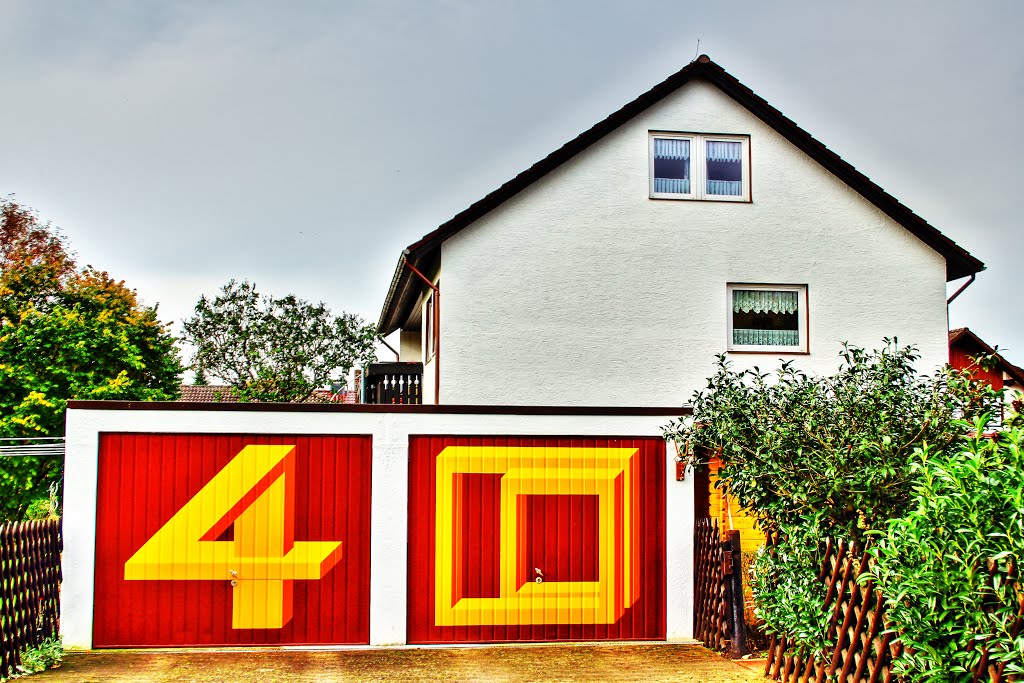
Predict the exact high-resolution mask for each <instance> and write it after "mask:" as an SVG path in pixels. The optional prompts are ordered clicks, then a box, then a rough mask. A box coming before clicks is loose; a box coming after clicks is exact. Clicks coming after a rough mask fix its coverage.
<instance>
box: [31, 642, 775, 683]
mask: <svg viewBox="0 0 1024 683" xmlns="http://www.w3.org/2000/svg"><path fill="white" fill-rule="evenodd" d="M31 680H32V681H33V683H45V682H48V681H66V682H68V683H71V682H72V681H73V682H74V683H101V682H102V683H107V682H110V683H115V682H116V683H127V682H129V681H131V682H132V683H136V682H140V683H141V682H146V683H148V682H151V681H152V682H154V683H163V682H167V683H171V682H174V683H184V682H188V681H195V682H200V681H201V682H204V683H205V682H209V683H212V682H214V681H216V682H217V683H250V682H251V683H278V682H280V683H307V682H310V683H312V682H313V681H317V682H320V681H324V682H326V681H644V682H645V683H653V682H655V681H676V682H677V683H678V682H693V683H748V682H753V681H760V682H761V683H764V682H765V681H766V680H767V679H765V678H764V677H762V676H761V674H760V673H759V672H758V671H756V670H751V669H750V668H744V667H742V666H740V665H738V664H736V663H734V662H731V661H729V660H727V659H723V658H722V657H720V656H718V655H717V654H715V653H713V652H710V651H709V650H706V649H704V648H703V647H700V646H698V645H675V644H660V643H659V644H644V645H617V644H608V645H576V644H566V645H561V644H560V645H507V646H486V647H425V648H422V647H421V648H394V649H390V648H389V649H384V648H377V649H367V650H334V651H324V650H316V651H309V650H279V649H275V650H255V649H246V650H232V651H212V650H176V651H166V650H165V651H144V650H134V651H129V650H120V651H110V650H107V651H96V652H85V653H68V654H67V656H66V657H65V659H64V664H63V665H62V666H61V667H60V668H59V669H52V670H50V671H45V672H43V673H39V674H36V675H34V676H32V679H31Z"/></svg>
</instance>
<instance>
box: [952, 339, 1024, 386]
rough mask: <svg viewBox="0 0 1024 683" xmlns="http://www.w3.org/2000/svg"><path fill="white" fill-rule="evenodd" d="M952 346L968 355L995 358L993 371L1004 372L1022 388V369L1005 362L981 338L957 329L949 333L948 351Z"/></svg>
mask: <svg viewBox="0 0 1024 683" xmlns="http://www.w3.org/2000/svg"><path fill="white" fill-rule="evenodd" d="M954 346H959V347H962V348H964V349H965V350H966V351H967V352H968V353H969V354H970V355H980V354H988V355H992V356H995V359H996V362H997V365H996V367H995V369H996V370H998V371H999V372H1005V373H1006V374H1007V375H1009V376H1010V377H1012V378H1013V379H1014V381H1015V382H1017V386H1024V369H1022V368H1020V367H1018V366H1016V365H1014V364H1013V363H1011V362H1010V361H1008V360H1006V358H1005V357H1003V355H1002V354H1001V353H999V352H997V351H996V350H995V349H994V348H992V347H991V346H989V345H988V344H987V343H985V341H984V340H983V339H982V338H981V337H979V336H978V335H976V334H974V333H973V332H971V330H970V329H969V328H967V327H958V328H956V329H954V330H950V331H949V348H950V351H952V349H953V347H954ZM950 358H951V359H952V353H950Z"/></svg>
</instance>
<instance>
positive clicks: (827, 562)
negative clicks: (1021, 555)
mask: <svg viewBox="0 0 1024 683" xmlns="http://www.w3.org/2000/svg"><path fill="white" fill-rule="evenodd" d="M871 562H872V559H871V556H870V554H869V553H868V552H867V548H866V547H862V546H858V545H857V544H852V543H847V542H843V541H839V542H837V543H833V542H832V541H829V543H828V546H827V547H826V549H825V557H824V560H823V561H822V568H821V572H820V573H819V575H818V579H819V580H820V581H821V582H822V583H823V584H825V586H826V597H825V604H824V605H823V606H822V609H823V610H825V611H827V612H830V615H829V621H828V631H827V634H828V636H829V638H830V639H832V640H834V641H835V646H834V648H832V649H831V650H830V651H828V652H822V653H818V654H819V656H818V657H817V658H815V657H810V658H809V660H810V661H807V662H803V661H801V658H800V657H798V656H797V655H796V652H795V649H794V648H793V647H792V644H791V643H790V641H789V640H788V639H787V638H786V637H785V636H773V637H772V640H771V644H770V646H769V648H768V662H767V664H766V665H765V675H766V676H767V677H769V678H772V679H775V680H777V681H782V682H783V683H797V681H799V682H800V683H804V682H805V681H808V680H814V681H815V683H823V681H826V680H835V681H839V683H880V682H881V683H895V682H896V681H897V680H898V679H897V677H896V676H895V674H894V672H893V668H892V663H893V661H895V660H896V659H897V658H899V657H900V656H901V653H902V651H903V645H902V643H900V641H899V636H898V634H896V633H893V632H892V631H891V630H889V624H888V623H887V622H886V619H885V598H884V596H883V595H882V592H881V591H880V590H879V589H878V588H877V587H876V586H875V584H874V582H873V581H870V580H868V581H865V583H864V584H863V585H861V584H860V583H859V582H858V578H859V577H860V576H862V575H863V574H864V573H865V572H867V570H868V568H869V566H870V563H871ZM1011 571H1012V570H1011ZM1022 627H1024V596H1022V598H1021V601H1020V605H1019V610H1018V612H1017V617H1016V621H1015V622H1014V626H1013V633H1014V634H1016V633H1017V632H1019V630H1020V629H1021V628H1022ZM980 646H981V647H982V653H983V654H982V661H981V663H980V665H979V666H978V668H977V670H976V671H975V673H974V677H973V681H977V682H979V683H981V682H984V683H1001V682H1002V681H1003V680H1005V679H1004V676H1005V673H1004V668H1005V663H999V664H995V663H992V662H991V661H990V653H989V651H988V649H987V647H986V644H985V643H981V644H980ZM812 673H813V674H814V678H813V679H812V678H811V674H812Z"/></svg>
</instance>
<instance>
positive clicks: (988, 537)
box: [872, 422, 1024, 683]
mask: <svg viewBox="0 0 1024 683" xmlns="http://www.w3.org/2000/svg"><path fill="white" fill-rule="evenodd" d="M978 424H979V429H978V430H977V432H976V434H978V433H980V431H981V430H980V425H983V424H984V423H983V422H979V423H978ZM912 468H913V470H914V473H915V475H917V476H915V485H914V491H913V494H914V497H913V505H912V509H911V510H910V512H909V513H908V514H907V515H906V516H905V517H901V518H899V519H894V520H892V521H890V522H889V524H888V527H887V528H886V530H885V533H884V534H882V535H881V537H880V539H879V540H878V541H877V543H876V544H875V545H874V550H873V553H874V556H875V558H876V563H875V565H874V567H873V570H872V571H873V575H874V577H875V579H876V580H877V582H878V585H879V586H880V587H881V589H882V593H883V594H884V595H885V597H886V600H887V616H888V618H889V623H890V625H891V627H892V628H893V629H895V630H896V631H897V632H898V633H899V634H900V638H901V639H902V641H903V644H904V646H905V648H906V652H905V654H904V655H903V657H902V658H901V659H900V660H899V661H897V662H896V670H897V671H898V672H899V673H900V674H902V675H903V676H905V677H906V679H907V680H909V681H918V682H928V683H940V682H942V683H945V682H947V681H970V680H971V679H972V676H971V673H972V672H973V671H974V670H975V668H976V667H977V665H978V662H979V661H980V660H981V657H982V652H981V646H985V647H987V648H988V650H989V653H990V661H1006V662H1007V663H1008V664H1007V669H1006V672H1007V673H1014V674H1021V673H1024V634H1015V633H1014V626H1015V621H1016V614H1017V611H1018V609H1019V606H1020V605H1021V604H1024V603H1022V601H1024V588H1022V586H1021V581H1020V574H1019V572H1020V567H1021V561H1022V559H1024V481H1022V472H1024V429H1021V428H1015V429H1012V430H1010V431H1008V432H1006V433H1004V434H1002V435H1000V436H999V438H996V439H989V438H984V437H981V436H978V435H976V436H975V437H974V438H972V439H970V440H969V441H968V442H967V443H966V444H965V446H964V448H963V449H962V450H959V451H954V452H948V451H947V452H943V451H942V450H941V449H937V448H935V447H933V446H932V445H931V444H925V445H924V446H923V447H922V448H921V449H920V450H919V451H918V453H917V457H916V458H915V461H914V463H913V465H912ZM990 573H991V576H990Z"/></svg>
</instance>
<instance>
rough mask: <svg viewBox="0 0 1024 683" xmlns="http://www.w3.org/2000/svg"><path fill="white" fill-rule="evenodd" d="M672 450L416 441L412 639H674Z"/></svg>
mask: <svg viewBox="0 0 1024 683" xmlns="http://www.w3.org/2000/svg"><path fill="white" fill-rule="evenodd" d="M664 453H665V445H664V441H663V440H661V439H652V438H592V437H591V438H524V437H448V436H412V437H410V463H409V473H410V478H409V575H408V621H407V627H408V642H410V643H469V642H508V641H555V640H561V641H565V640H570V641H571V640H605V639H611V640H654V639H663V638H665V467H664Z"/></svg>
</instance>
